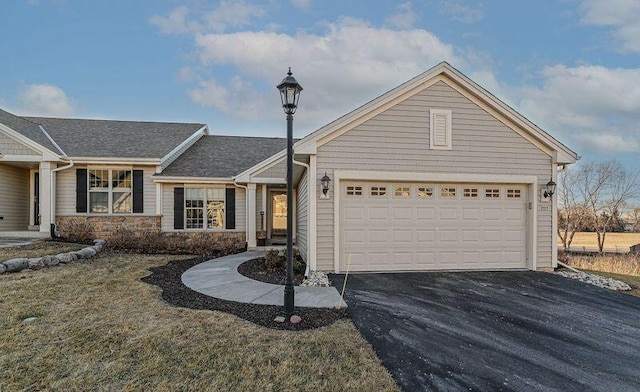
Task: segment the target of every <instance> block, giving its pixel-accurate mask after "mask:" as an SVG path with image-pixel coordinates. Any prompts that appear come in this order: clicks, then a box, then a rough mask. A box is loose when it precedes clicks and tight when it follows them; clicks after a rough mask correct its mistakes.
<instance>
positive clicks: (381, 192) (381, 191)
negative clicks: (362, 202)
mask: <svg viewBox="0 0 640 392" xmlns="http://www.w3.org/2000/svg"><path fill="white" fill-rule="evenodd" d="M386 195H387V187H386V186H372V187H371V196H386Z"/></svg>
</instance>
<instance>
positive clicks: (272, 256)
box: [264, 249, 287, 272]
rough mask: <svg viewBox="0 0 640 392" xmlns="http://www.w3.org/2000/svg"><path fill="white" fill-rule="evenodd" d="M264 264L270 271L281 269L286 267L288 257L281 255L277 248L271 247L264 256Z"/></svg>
mask: <svg viewBox="0 0 640 392" xmlns="http://www.w3.org/2000/svg"><path fill="white" fill-rule="evenodd" d="M264 264H265V265H266V266H267V269H268V270H269V271H272V272H273V271H281V270H283V269H285V268H286V266H287V264H286V259H285V258H284V257H282V256H281V255H280V252H279V251H278V250H277V249H271V250H270V251H268V252H267V254H266V255H265V256H264Z"/></svg>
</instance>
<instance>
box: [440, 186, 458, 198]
mask: <svg viewBox="0 0 640 392" xmlns="http://www.w3.org/2000/svg"><path fill="white" fill-rule="evenodd" d="M440 196H441V197H456V188H455V187H451V186H443V187H442V188H440Z"/></svg>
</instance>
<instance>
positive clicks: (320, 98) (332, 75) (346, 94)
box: [192, 18, 464, 125]
mask: <svg viewBox="0 0 640 392" xmlns="http://www.w3.org/2000/svg"><path fill="white" fill-rule="evenodd" d="M326 27H327V30H326V32H325V34H313V33H307V32H304V31H298V32H297V33H296V34H295V35H288V34H278V33H274V32H264V31H261V32H253V31H242V32H237V33H229V34H198V35H196V50H197V53H198V55H199V58H200V60H201V62H202V64H203V66H205V67H211V66H213V67H223V66H231V67H233V68H234V69H235V70H236V71H237V72H238V73H239V74H241V75H243V78H245V79H246V80H250V81H251V82H253V83H255V84H257V85H260V86H261V87H264V86H265V85H266V86H267V90H268V91H272V90H271V89H273V97H277V92H276V91H275V85H276V84H277V83H278V82H279V81H280V79H282V77H283V76H284V75H285V72H286V70H287V67H288V66H291V67H292V70H293V72H294V76H295V77H296V79H297V80H298V81H299V82H300V83H301V84H302V85H303V87H304V88H305V91H304V92H303V97H302V98H301V100H302V101H301V102H303V103H304V105H301V110H302V111H304V112H305V115H304V116H300V117H301V118H302V117H303V118H304V119H305V120H304V121H307V122H308V123H310V124H314V125H322V123H323V122H327V121H329V120H332V119H334V118H336V117H337V116H338V115H341V114H344V113H346V112H347V111H349V110H351V109H354V104H361V103H363V102H366V101H367V100H369V99H371V97H375V96H376V95H378V94H381V93H383V92H384V91H386V90H387V89H389V88H390V87H393V86H396V85H397V84H399V83H401V82H403V81H405V80H407V79H409V78H410V77H412V76H415V75H417V74H418V73H420V72H422V71H424V70H425V69H426V68H428V67H431V66H433V65H435V64H437V63H438V62H440V61H442V60H448V61H451V62H453V63H454V64H458V65H460V64H463V63H464V61H463V60H462V59H461V58H460V57H458V56H457V55H456V54H455V53H454V50H453V47H451V46H450V45H447V44H445V43H443V42H442V41H440V40H439V39H438V38H437V37H436V36H435V35H433V34H432V33H430V32H428V31H426V30H422V29H412V30H402V31H396V30H391V29H387V28H375V27H372V26H370V25H368V24H367V23H365V22H362V21H359V20H355V19H350V18H343V19H340V20H338V21H337V22H335V23H329V24H327V26H326ZM205 86H208V85H207V84H205ZM243 86H244V87H245V88H253V90H254V91H253V93H252V94H246V97H247V100H248V101H252V100H254V101H255V100H259V99H260V98H261V97H262V95H261V94H260V93H259V91H258V89H257V88H254V87H248V86H247V85H243ZM231 87H234V86H233V85H229V86H224V87H222V86H220V85H219V84H216V85H215V88H213V87H211V86H209V88H210V89H211V90H210V91H209V90H208V89H206V88H199V90H198V91H200V93H199V94H198V95H197V96H198V97H199V98H198V101H197V102H198V103H201V104H202V103H203V102H207V103H208V105H209V106H213V107H218V108H220V109H221V110H226V109H225V107H224V105H223V104H222V103H221V97H222V94H223V93H222V92H221V91H220V88H224V89H227V90H228V89H229V88H231ZM261 90H263V91H264V88H261ZM307 92H308V93H307ZM206 94H211V96H212V99H211V100H205V99H204V95H206ZM192 97H194V95H193V93H192ZM265 97H266V98H265V99H270V97H271V96H265ZM276 99H277V98H276ZM247 104H248V102H247ZM264 106H265V107H267V105H264ZM257 107H258V108H259V107H261V106H260V105H258V106H257ZM269 107H270V106H269ZM242 112H244V113H246V111H244V110H243V111H242ZM238 114H242V113H238ZM252 115H254V113H252Z"/></svg>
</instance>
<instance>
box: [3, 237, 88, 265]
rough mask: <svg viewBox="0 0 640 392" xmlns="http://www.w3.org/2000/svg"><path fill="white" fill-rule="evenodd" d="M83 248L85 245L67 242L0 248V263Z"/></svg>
mask: <svg viewBox="0 0 640 392" xmlns="http://www.w3.org/2000/svg"><path fill="white" fill-rule="evenodd" d="M85 246H87V245H81V244H72V243H69V242H53V241H38V242H34V243H33V244H30V245H21V246H12V247H8V248H0V261H5V260H10V259H15V258H19V257H27V258H30V257H43V256H48V255H55V254H58V253H64V252H73V251H76V250H80V249H82V248H84V247H85Z"/></svg>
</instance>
